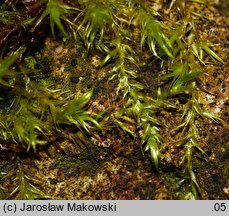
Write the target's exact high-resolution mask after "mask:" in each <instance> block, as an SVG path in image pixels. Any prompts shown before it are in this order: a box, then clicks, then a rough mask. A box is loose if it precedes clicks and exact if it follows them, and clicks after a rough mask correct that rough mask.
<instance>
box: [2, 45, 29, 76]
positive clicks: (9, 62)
mask: <svg viewBox="0 0 229 216" xmlns="http://www.w3.org/2000/svg"><path fill="white" fill-rule="evenodd" d="M24 51H25V48H24V47H21V48H19V49H18V50H17V51H15V52H14V53H13V54H11V55H9V56H7V57H5V58H4V59H3V60H1V61H0V79H2V78H3V76H4V75H5V73H6V72H7V70H8V69H9V67H10V66H11V65H12V64H13V63H14V62H15V61H16V60H17V58H18V57H19V56H20V55H21V54H22V53H23V52H24Z"/></svg>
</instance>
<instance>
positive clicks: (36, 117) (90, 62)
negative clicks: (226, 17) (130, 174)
mask: <svg viewBox="0 0 229 216" xmlns="http://www.w3.org/2000/svg"><path fill="white" fill-rule="evenodd" d="M31 4H33V6H32V7H30V6H28V5H27V3H26V2H22V3H21V4H19V3H17V1H16V2H8V3H6V4H5V5H3V6H2V7H1V8H0V16H2V17H3V18H4V19H3V21H2V24H3V25H4V26H3V31H2V33H1V35H0V36H1V37H0V46H1V47H4V46H6V49H3V53H2V54H1V55H2V58H1V60H0V63H1V65H0V85H1V86H0V88H1V93H0V97H1V107H2V111H1V116H0V136H1V137H0V138H1V140H3V141H4V142H5V143H6V144H7V145H9V147H10V145H11V144H9V143H14V144H16V146H17V148H12V149H11V150H12V154H16V156H18V157H20V156H21V154H19V153H18V152H19V150H20V151H26V150H27V151H31V150H33V151H34V152H36V153H37V151H38V149H39V150H41V151H42V149H43V150H44V151H45V149H46V147H45V146H46V145H48V144H49V143H50V142H51V143H52V144H54V143H55V142H56V143H57V144H56V145H53V146H54V150H56V151H58V145H59V140H58V139H60V140H61V139H67V140H68V142H72V143H74V144H75V146H74V149H77V145H78V144H79V145H82V146H84V147H85V146H87V150H82V149H81V150H80V151H79V152H80V153H78V154H75V155H72V154H69V153H70V152H68V151H67V150H66V151H64V152H62V154H59V155H58V158H57V161H56V164H55V165H56V166H57V168H58V169H61V170H63V171H64V172H66V173H68V174H70V175H71V176H72V175H73V176H75V175H80V174H81V173H86V174H88V175H90V174H94V175H96V173H97V172H99V167H100V166H101V163H102V162H106V160H107V161H108V162H110V161H111V159H113V157H115V156H117V157H119V155H122V157H126V158H127V159H128V160H127V161H126V160H124V161H125V162H123V164H125V165H126V166H128V167H129V166H130V167H131V166H132V165H131V163H132V162H130V160H131V158H132V160H133V161H135V160H136V161H139V160H140V156H139V152H140V151H141V152H142V154H143V155H144V157H143V158H142V160H145V161H146V164H149V162H148V159H146V158H147V157H149V158H150V159H151V165H152V166H153V167H154V169H152V172H156V173H157V174H158V175H159V174H160V173H161V171H162V170H163V169H164V170H168V169H169V167H176V172H177V173H176V174H177V176H176V177H175V178H174V176H175V174H174V173H165V174H162V179H165V178H166V177H168V179H169V180H168V185H169V186H171V185H174V186H171V191H172V193H175V194H176V195H174V197H175V198H177V199H185V198H187V199H193V198H204V197H205V195H204V193H202V189H201V188H202V187H203V184H202V178H201V176H200V175H199V173H198V169H197V168H196V164H198V163H199V162H197V161H198V160H197V159H196V158H198V157H200V158H202V160H205V159H206V154H205V152H204V150H205V149H206V150H207V149H208V148H207V143H206V140H205V139H204V138H203V136H202V134H201V130H202V129H201V125H202V124H207V123H209V122H210V123H211V124H212V125H213V124H214V125H217V124H221V126H222V125H223V124H224V123H223V121H222V120H221V119H220V118H219V112H218V111H217V110H214V109H213V107H214V105H212V106H211V105H210V106H208V105H207V104H208V101H206V98H209V97H210V96H209V95H213V92H210V91H209V89H207V88H209V86H210V87H211V86H212V83H211V85H210V84H209V85H207V83H205V80H206V79H207V80H208V81H211V80H210V79H209V77H207V76H206V75H205V73H206V72H207V71H208V70H209V71H211V70H213V68H214V67H215V66H217V67H220V65H221V67H222V68H223V67H225V68H226V66H225V64H224V63H225V59H226V56H225V55H226V54H223V55H222V57H220V56H219V55H218V54H217V51H219V47H218V46H214V45H213V44H211V43H210V41H209V40H212V38H214V34H212V33H211V32H210V30H209V29H210V28H209V26H211V19H212V18H211V16H210V15H209V14H211V15H214V14H212V11H211V10H212V5H211V2H210V1H181V0H177V1H156V2H155V1H154V2H150V1H138V0H136V1H116V2H114V1H112V0H108V1H106V2H103V1H101V0H96V1H93V2H91V1H79V2H77V1H75V2H71V3H70V2H69V1H60V0H46V1H41V2H40V3H38V4H35V3H33V2H31ZM4 7H6V8H7V10H6V11H5V14H4V13H3V12H4V11H3V9H5V8H4ZM22 8H24V9H25V11H26V13H25V14H26V15H23V14H22ZM8 10H9V11H8ZM8 12H9V13H8ZM11 12H12V13H11ZM14 12H15V13H16V12H17V13H18V15H17V16H18V17H20V19H19V21H18V23H17V25H16V27H13V26H12V25H11V21H12V20H11V18H10V16H8V15H9V14H12V15H13V14H14ZM34 14H37V16H34ZM203 23H204V25H203ZM49 25H50V27H51V34H50V32H48V31H46V30H45V29H46V27H48V26H49ZM211 29H212V28H211ZM27 32H30V33H29V34H27ZM222 32H223V31H222ZM17 36H20V37H18V40H17V41H15V40H14V39H15V37H17ZM215 39H217V40H218V36H216V34H215ZM221 48H222V47H221ZM226 48H227V47H226V46H224V48H223V49H226ZM224 53H226V52H224ZM205 69H206V70H205ZM223 70H224V72H223V74H226V69H223ZM211 74H212V72H211ZM214 76H215V77H216V74H214ZM217 77H219V81H218V85H219V87H220V88H222V89H221V91H218V90H217V89H215V92H216V94H215V92H214V94H215V95H216V96H217V95H218V96H222V95H226V92H227V89H226V84H225V83H223V77H221V75H218V74H217ZM211 82H212V81H211ZM211 97H213V96H211ZM214 100H215V103H217V104H218V105H219V106H220V104H222V103H221V101H219V100H218V99H217V97H215V98H214ZM220 109H225V110H223V112H222V113H223V115H222V116H221V117H222V119H224V120H226V118H227V113H228V110H226V108H222V107H221V108H220ZM168 118H169V120H170V121H168ZM112 130H114V131H112ZM111 131H112V133H111ZM118 131H122V136H121V138H120V141H117V139H115V138H114V137H116V136H117V134H115V133H118V134H119V132H118ZM225 133H226V132H224V134H225ZM108 135H110V136H108ZM55 136H56V137H57V138H55ZM224 136H225V135H224ZM126 137H127V138H126ZM90 139H91V140H94V143H93V145H91V143H90V142H88V140H90ZM104 139H105V140H104ZM226 139H227V138H224V142H226ZM136 140H137V142H136ZM120 142H123V143H126V142H127V143H128V144H127V146H128V148H127V147H126V149H125V145H121V144H120ZM130 142H133V145H134V144H135V145H137V146H138V148H139V152H137V151H136V150H135V148H134V147H133V146H132V145H130V144H129V143H130ZM112 145H114V146H112ZM220 145H221V146H220V147H219V149H220V150H219V149H217V151H216V152H217V154H219V155H221V156H220V158H218V160H220V161H221V162H222V163H223V162H224V159H225V157H227V155H226V156H225V154H227V148H228V146H227V145H226V144H224V143H223V142H222V143H221V144H220ZM82 146H81V147H82ZM98 146H100V147H98ZM102 146H103V147H102ZM105 147H106V148H109V149H111V151H114V152H115V153H114V155H109V153H110V152H109V153H107V149H106V148H105ZM91 149H92V150H91ZM133 149H134V150H133ZM209 149H210V151H212V152H214V150H215V149H211V148H209ZM125 150H126V153H124V152H125ZM91 152H93V153H91ZM102 152H104V153H102ZM54 154H55V153H54ZM94 154H98V155H99V156H102V158H105V159H103V160H102V162H101V160H98V161H97V160H94V159H95V158H94ZM130 155H131V156H130ZM109 157H111V158H109ZM104 160H105V161H104ZM226 160H227V159H226ZM118 161H119V160H118ZM120 161H123V160H120ZM129 162H130V163H129ZM149 166H150V165H149ZM21 167H23V163H22V164H21ZM137 168H139V166H137ZM161 168H162V170H161ZM224 168H225V166H223V167H222V169H224ZM226 168H227V167H226ZM145 169H146V168H145ZM21 170H22V171H21V172H20V173H19V174H18V175H19V177H20V179H22V176H23V175H25V176H26V175H27V174H26V173H24V171H23V169H21ZM177 170H179V171H177ZM165 172H166V171H165ZM199 172H201V173H202V172H203V170H202V169H200V171H199ZM217 175H218V174H217ZM172 178H174V179H175V180H174V181H173V180H172ZM27 180H28V179H27ZM123 181H124V182H125V181H126V179H125V180H123ZM123 181H122V180H120V182H121V183H120V184H121V185H123ZM165 181H166V180H165ZM178 182H182V184H181V186H180V188H179V187H178ZM199 182H200V183H199ZM19 184H20V181H19ZM27 184H29V181H27ZM179 184H180V183H179ZM142 185H145V184H142V182H141V183H140V184H139V187H140V188H141V187H142ZM200 185H201V186H200ZM130 187H131V186H130ZM162 188H164V189H165V191H166V188H165V187H162ZM154 189H155V188H154V187H152V188H151V186H150V187H149V191H153V193H154V192H155V191H156V189H155V190H154ZM22 190H24V189H23V188H22ZM158 191H159V190H158ZM143 194H145V196H147V197H149V196H148V195H147V193H145V192H144V193H143ZM19 195H20V196H19V197H23V194H20V192H19ZM171 196H172V195H171ZM31 197H33V196H32V195H31ZM155 197H157V196H156V195H155ZM158 197H160V196H158ZM162 197H164V196H162ZM165 197H166V196H165ZM140 198H143V195H140Z"/></svg>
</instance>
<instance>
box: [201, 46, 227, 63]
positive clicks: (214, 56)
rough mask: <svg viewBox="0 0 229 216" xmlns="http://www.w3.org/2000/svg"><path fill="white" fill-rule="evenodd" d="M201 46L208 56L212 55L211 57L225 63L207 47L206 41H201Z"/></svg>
mask: <svg viewBox="0 0 229 216" xmlns="http://www.w3.org/2000/svg"><path fill="white" fill-rule="evenodd" d="M201 47H202V49H203V50H204V51H205V52H206V53H207V54H208V55H209V56H212V57H213V58H215V59H216V60H218V61H219V62H221V63H222V64H225V62H224V61H223V60H222V59H221V58H220V57H219V56H218V55H217V54H216V53H215V52H214V51H213V50H212V49H210V48H209V46H208V45H207V43H204V42H202V43H201Z"/></svg>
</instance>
